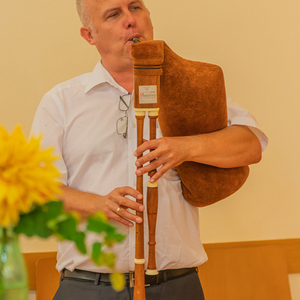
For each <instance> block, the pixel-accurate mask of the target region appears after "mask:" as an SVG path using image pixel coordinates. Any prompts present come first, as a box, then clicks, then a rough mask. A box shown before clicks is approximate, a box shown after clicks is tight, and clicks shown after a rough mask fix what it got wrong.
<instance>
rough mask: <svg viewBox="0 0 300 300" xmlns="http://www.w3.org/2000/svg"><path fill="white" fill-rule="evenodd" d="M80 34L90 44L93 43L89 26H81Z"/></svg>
mask: <svg viewBox="0 0 300 300" xmlns="http://www.w3.org/2000/svg"><path fill="white" fill-rule="evenodd" d="M80 35H81V36H82V37H83V38H84V39H85V40H86V41H87V42H88V43H89V44H90V45H95V40H94V37H93V33H92V30H91V28H90V27H85V26H84V27H81V28H80Z"/></svg>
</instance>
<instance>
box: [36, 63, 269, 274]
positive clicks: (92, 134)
mask: <svg viewBox="0 0 300 300" xmlns="http://www.w3.org/2000/svg"><path fill="white" fill-rule="evenodd" d="M127 93H128V92H127V91H126V90H125V89H124V88H122V87H121V86H119V85H118V84H117V83H116V82H115V80H114V79H113V78H112V76H111V75H110V74H109V73H108V72H107V70H105V68H104V67H103V66H102V64H101V62H99V63H98V64H97V65H96V67H95V69H94V70H93V72H91V73H88V74H84V75H81V76H78V77H76V78H74V79H71V80H69V81H66V82H64V83H61V84H58V85H57V86H56V87H54V88H53V89H52V90H50V91H49V92H48V93H47V94H45V96H44V97H43V99H42V101H41V103H40V105H39V107H38V109H37V112H36V115H35V118H34V121H33V125H32V133H35V134H39V133H43V146H45V147H50V146H51V147H52V146H54V147H55V151H56V154H59V155H60V157H61V159H59V160H58V161H57V166H58V168H59V170H60V172H61V174H62V182H63V183H64V184H65V185H67V186H69V187H71V188H74V189H77V190H80V191H86V192H91V193H95V194H99V195H106V194H108V193H110V192H111V191H112V190H113V189H115V188H117V187H121V186H131V187H133V188H136V185H135V181H136V176H135V170H136V167H135V165H134V163H135V160H136V158H135V157H134V155H133V152H134V150H135V149H136V121H135V117H134V110H133V99H132V101H131V105H130V109H129V112H128V117H129V118H128V119H129V123H128V136H127V138H126V139H124V138H123V136H122V135H118V134H117V133H116V121H117V120H118V119H119V118H120V117H123V116H124V112H122V111H120V110H119V109H118V105H119V96H120V95H124V94H127ZM228 119H229V120H228V123H229V125H233V124H242V125H247V126H250V128H251V129H252V130H253V132H254V133H255V134H256V135H257V136H258V138H259V139H260V141H261V145H262V148H263V149H264V148H265V147H266V145H267V138H266V136H265V135H264V134H263V133H262V132H261V131H260V129H259V128H258V125H257V123H256V121H255V119H254V118H253V116H251V115H250V114H249V113H248V112H247V111H245V110H244V109H242V108H240V107H238V106H237V105H236V104H235V103H233V102H232V100H231V99H228ZM146 120H147V118H146V119H145V135H144V138H146V139H147V138H148V122H147V121H146ZM159 136H161V133H160V130H159V128H158V137H159ZM147 177H148V176H144V186H145V187H144V191H146V183H147V181H148V178H147ZM158 191H159V192H158V193H159V195H158V199H159V200H158V203H159V204H158V214H157V225H156V232H157V234H156V261H157V268H158V270H163V269H178V268H186V267H195V266H199V265H201V264H202V263H203V262H205V261H206V260H207V256H206V253H205V251H204V249H203V246H202V243H201V241H200V237H199V219H198V218H199V217H198V208H197V207H194V206H192V205H191V204H189V203H188V202H187V201H185V200H184V198H183V196H182V192H181V184H180V178H179V176H178V174H177V172H176V170H175V169H171V170H169V171H168V172H167V173H166V174H165V175H164V176H163V177H161V178H160V179H159V181H158ZM145 198H146V197H144V205H145V207H146V201H147V200H146V199H145ZM144 216H145V217H144V228H145V229H144V232H145V250H146V251H145V259H146V264H147V261H148V254H147V253H148V251H147V249H148V227H147V214H146V213H145V214H144ZM113 223H114V224H115V225H116V226H118V228H119V230H120V231H121V232H122V233H124V234H125V235H126V239H125V240H124V241H123V242H122V243H120V244H117V245H115V246H114V248H113V251H114V252H115V253H116V255H117V258H116V269H117V270H118V271H120V272H128V271H133V270H134V257H135V227H132V228H130V227H127V226H124V225H122V224H120V223H117V222H113ZM95 239H97V236H96V235H93V234H91V235H89V236H88V241H87V242H88V243H90V242H92V241H95ZM64 268H67V269H69V270H71V271H72V270H74V269H75V268H76V269H83V270H89V271H95V272H111V270H109V269H108V268H107V267H98V266H96V265H95V264H93V263H92V262H91V261H90V260H89V258H88V257H87V256H84V255H81V254H80V253H79V252H78V251H77V250H76V247H75V246H74V244H73V243H72V242H69V241H64V242H61V243H59V246H58V263H57V269H58V270H59V271H61V270H62V269H64Z"/></svg>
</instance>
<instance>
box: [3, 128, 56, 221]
mask: <svg viewBox="0 0 300 300" xmlns="http://www.w3.org/2000/svg"><path fill="white" fill-rule="evenodd" d="M40 141H41V136H39V137H32V138H30V140H29V141H27V139H26V138H25V136H24V134H23V132H22V129H21V127H20V126H17V127H16V128H15V130H14V131H13V133H12V134H11V135H9V134H8V132H7V131H6V129H5V128H4V127H3V126H2V127H0V153H1V155H0V226H10V225H11V224H17V222H18V220H19V214H20V213H23V212H25V213H26V212H29V211H30V209H31V207H32V205H33V204H35V203H36V204H44V203H46V202H47V201H49V200H53V199H54V198H56V195H57V194H59V193H60V183H59V182H58V180H57V179H58V178H59V172H58V170H57V169H56V168H55V166H54V165H53V162H54V161H55V159H57V157H54V156H53V155H52V152H53V149H52V148H51V149H46V150H45V149H41V147H40Z"/></svg>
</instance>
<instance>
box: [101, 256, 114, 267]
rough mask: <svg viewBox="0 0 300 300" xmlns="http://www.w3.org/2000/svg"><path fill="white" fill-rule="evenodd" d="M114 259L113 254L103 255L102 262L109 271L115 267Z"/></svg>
mask: <svg viewBox="0 0 300 300" xmlns="http://www.w3.org/2000/svg"><path fill="white" fill-rule="evenodd" d="M115 258H116V256H115V255H114V254H113V253H103V260H104V261H105V264H106V265H107V266H108V267H109V268H110V269H113V268H114V266H115Z"/></svg>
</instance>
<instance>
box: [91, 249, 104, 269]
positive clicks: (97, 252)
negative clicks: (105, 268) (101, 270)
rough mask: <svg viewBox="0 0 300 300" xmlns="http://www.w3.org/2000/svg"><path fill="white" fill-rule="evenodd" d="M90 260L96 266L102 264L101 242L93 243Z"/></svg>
mask: <svg viewBox="0 0 300 300" xmlns="http://www.w3.org/2000/svg"><path fill="white" fill-rule="evenodd" d="M92 260H93V262H94V263H95V264H96V265H98V266H101V265H103V253H102V244H101V243H94V244H93V249H92Z"/></svg>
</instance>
